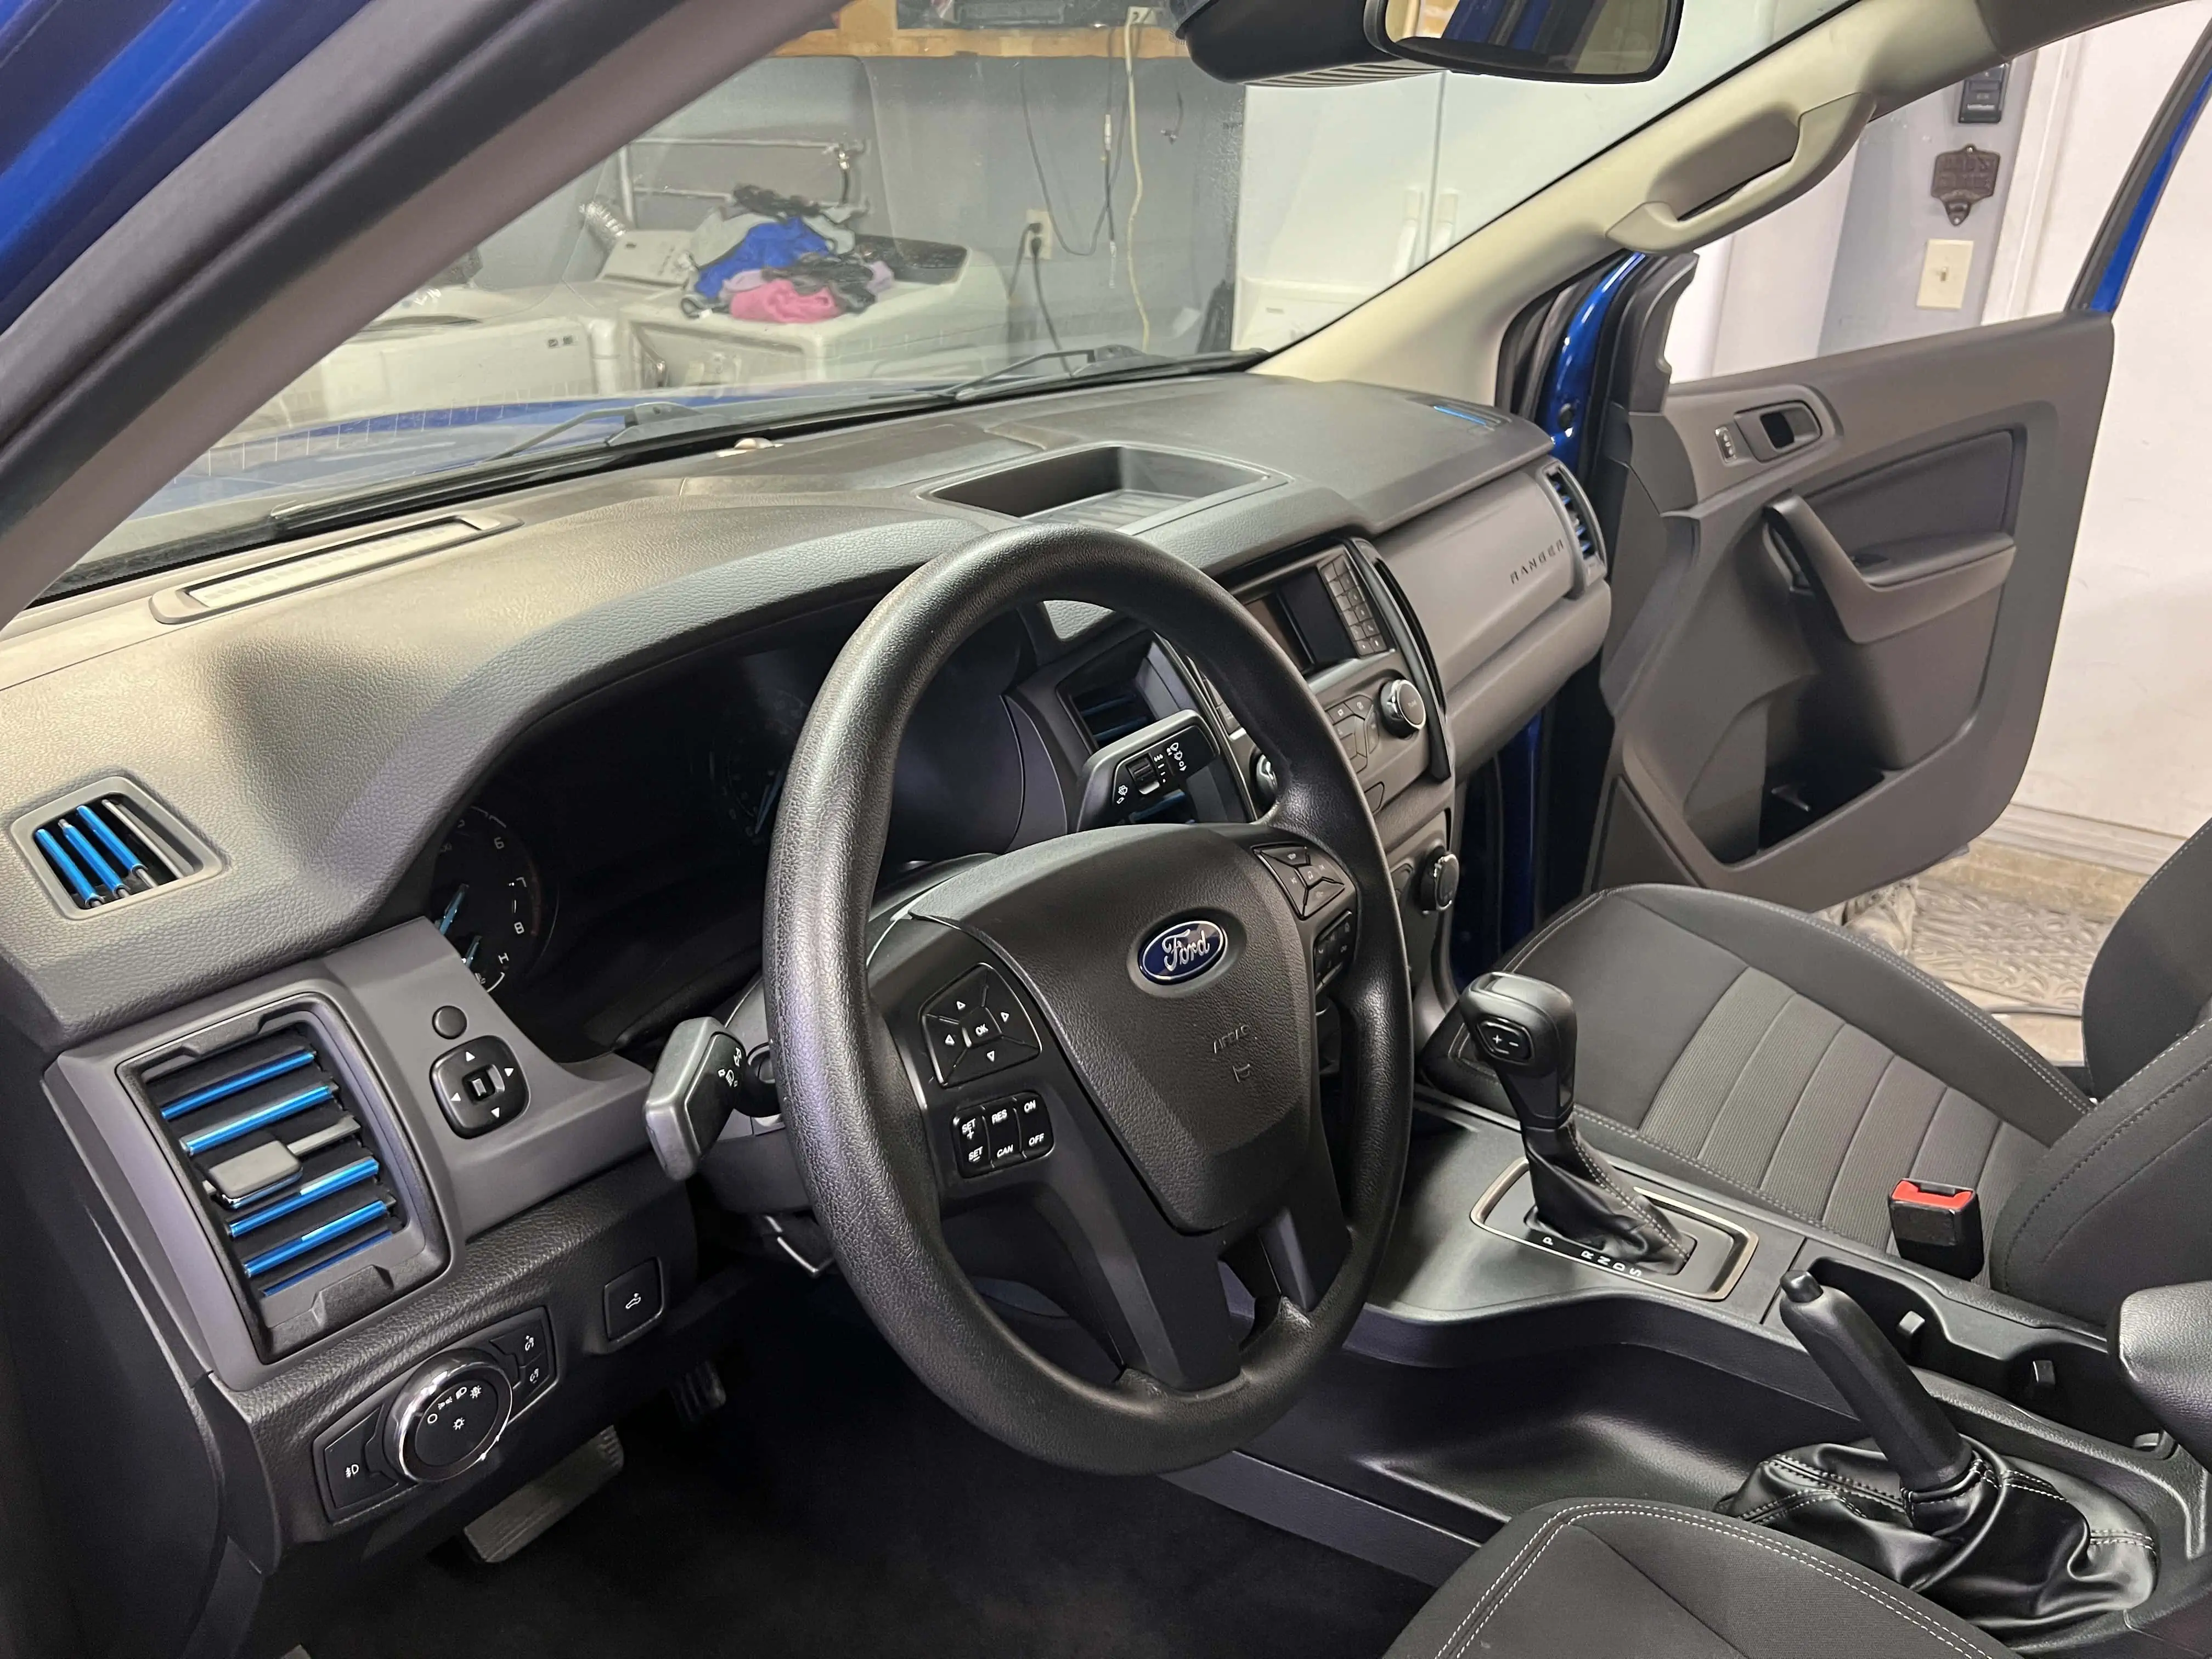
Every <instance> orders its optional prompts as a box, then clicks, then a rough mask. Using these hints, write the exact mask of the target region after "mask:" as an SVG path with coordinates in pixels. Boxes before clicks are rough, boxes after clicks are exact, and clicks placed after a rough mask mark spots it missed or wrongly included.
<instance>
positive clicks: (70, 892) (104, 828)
mask: <svg viewBox="0 0 2212 1659" xmlns="http://www.w3.org/2000/svg"><path fill="white" fill-rule="evenodd" d="M158 822H159V819H158V818H157V817H156V815H155V813H154V812H153V811H151V810H150V809H149V807H148V806H147V805H145V803H143V801H139V800H135V799H132V798H131V796H129V795H127V794H125V793H120V792H117V791H106V792H102V793H97V794H94V795H93V796H91V797H90V798H89V799H84V800H81V801H78V802H76V803H75V804H73V805H68V806H66V807H64V809H63V810H61V811H56V812H53V813H52V815H51V816H47V817H41V818H40V820H39V821H38V822H37V823H35V824H34V825H33V828H32V829H31V832H30V840H31V844H32V845H33V847H34V848H36V849H37V850H38V854H39V856H40V858H41V859H42V860H44V861H45V864H46V869H47V870H48V871H49V872H52V875H53V877H54V879H55V880H56V881H57V882H58V883H59V884H60V886H61V890H62V891H63V893H64V894H65V895H66V896H67V897H68V898H69V900H70V903H71V904H73V905H74V906H75V907H76V908H77V909H79V910H92V909H97V908H99V907H100V906H101V905H104V904H114V903H118V902H120V901H122V900H125V899H128V898H135V897H136V896H138V895H139V894H141V893H150V892H152V891H153V890H155V889H156V888H158V887H166V886H167V885H169V884H171V883H172V882H175V881H178V880H180V879H182V878H184V877H185V876H187V875H190V874H191V873H192V872H194V871H196V870H197V869H198V868H199V866H200V862H201V861H200V860H199V858H198V857H197V855H196V854H194V853H192V852H191V851H190V850H188V849H187V848H185V847H184V846H183V845H181V844H179V838H178V837H175V836H170V835H166V834H164V833H163V832H162V831H161V829H157V828H155V825H156V823H158Z"/></svg>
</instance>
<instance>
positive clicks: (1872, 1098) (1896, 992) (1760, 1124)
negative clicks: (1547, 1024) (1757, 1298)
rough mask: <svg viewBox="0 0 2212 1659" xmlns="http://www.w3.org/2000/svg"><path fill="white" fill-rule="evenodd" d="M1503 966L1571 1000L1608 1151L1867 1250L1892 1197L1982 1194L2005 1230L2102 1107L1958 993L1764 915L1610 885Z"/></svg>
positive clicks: (1893, 960) (1728, 903)
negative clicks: (2065, 1141)
mask: <svg viewBox="0 0 2212 1659" xmlns="http://www.w3.org/2000/svg"><path fill="white" fill-rule="evenodd" d="M1510 966H1511V968H1512V969H1513V970H1514V971H1516V972H1518V973H1523V974H1531V975H1534V976H1536V977H1537V978H1539V979H1545V980H1549V981H1552V982H1553V983H1554V984H1556V985H1558V986H1559V987H1561V988H1563V989H1564V990H1565V991H1566V992H1567V993H1568V994H1570V995H1571V996H1572V997H1573V998H1574V1000H1575V1011H1576V1023H1577V1026H1578V1027H1579V1029H1580V1032H1581V1046H1580V1052H1579V1056H1578V1060H1577V1087H1576V1098H1577V1103H1578V1104H1579V1105H1580V1107H1581V1108H1582V1109H1583V1116H1582V1118H1581V1121H1582V1124H1583V1132H1584V1133H1586V1134H1587V1135H1588V1136H1589V1139H1590V1140H1591V1141H1592V1142H1593V1143H1594V1144H1595V1145H1596V1146H1599V1147H1600V1149H1601V1150H1603V1151H1606V1152H1613V1153H1616V1154H1617V1155H1618V1156H1620V1157H1621V1158H1626V1159H1628V1160H1630V1161H1632V1162H1633V1163H1638V1164H1643V1165H1644V1166H1645V1167H1646V1168H1648V1169H1652V1170H1659V1171H1662V1172H1665V1173H1670V1174H1674V1175H1677V1176H1680V1177H1681V1178H1683V1179H1685V1180H1686V1181H1689V1182H1695V1183H1698V1184H1700V1185H1703V1186H1706V1187H1709V1188H1714V1189H1716V1190H1718V1191H1723V1192H1731V1193H1735V1194H1741V1195H1742V1196H1743V1197H1746V1198H1747V1199H1749V1200H1752V1201H1753V1202H1754V1203H1756V1204H1758V1205H1760V1206H1764V1207H1766V1208H1769V1209H1771V1210H1774V1211H1777V1212H1780V1213H1781V1214H1783V1215H1785V1216H1788V1217H1790V1218H1794V1219H1796V1220H1797V1221H1800V1222H1802V1223H1805V1224H1806V1225H1811V1226H1815V1227H1820V1228H1822V1229H1825V1230H1826V1231H1830V1232H1834V1233H1839V1234H1842V1235H1843V1236H1844V1237H1848V1238H1852V1239H1856V1240H1857V1241H1858V1242H1859V1243H1863V1244H1865V1245H1868V1246H1869V1247H1871V1248H1873V1249H1889V1248H1891V1246H1892V1240H1891V1237H1890V1231H1889V1210H1888V1202H1887V1200H1888V1194H1889V1192H1890V1189H1891V1188H1893V1186H1895V1184H1896V1183H1897V1182H1898V1181H1899V1180H1900V1179H1902V1178H1904V1177H1906V1176H1912V1177H1916V1178H1918V1179H1921V1180H1925V1181H1933V1182H1945V1183H1948V1184H1951V1185H1956V1186H1962V1187H1972V1188H1975V1189H1976V1190H1977V1191H1978V1192H1979V1193H1980V1194H1981V1196H1982V1213H1983V1214H1984V1216H1985V1217H1988V1218H1991V1220H1992V1221H1994V1219H1995V1218H1996V1215H1997V1213H1998V1212H1999V1211H2001V1210H2002V1208H2003V1207H2004V1203H2005V1200H2006V1199H2007V1198H2008V1196H2009V1195H2010V1194H2012V1193H2013V1192H2014V1191H2015V1189H2016V1188H2018V1187H2019V1186H2020V1185H2021V1182H2023V1181H2024V1180H2026V1179H2027V1176H2028V1174H2029V1171H2030V1170H2032V1169H2033V1168H2034V1167H2035V1165H2036V1164H2038V1162H2039V1160H2040V1159H2042V1158H2044V1156H2045V1151H2046V1149H2048V1148H2049V1147H2051V1146H2053V1145H2054V1144H2055V1143H2057V1141H2058V1140H2059V1139H2061V1138H2062V1137H2063V1136H2065V1135H2067V1134H2068V1133H2070V1132H2071V1131H2073V1130H2074V1128H2075V1126H2076V1125H2077V1124H2079V1123H2080V1122H2081V1120H2082V1119H2083V1117H2084V1116H2085V1115H2087V1113H2088V1111H2089V1109H2090V1103H2089V1101H2088V1100H2087V1097H2084V1096H2083V1095H2082V1094H2081V1091H2079V1090H2077V1089H2076V1088H2075V1087H2074V1085H2071V1084H2070V1083H2069V1082H2068V1081H2067V1080H2066V1079H2064V1078H2063V1077H2062V1076H2061V1075H2060V1074H2059V1073H2057V1071H2056V1070H2055V1069H2053V1068H2052V1066H2051V1064H2050V1063H2049V1062H2048V1061H2047V1060H2044V1059H2043V1057H2042V1056H2041V1055H2039V1054H2036V1053H2035V1051H2034V1050H2033V1049H2032V1048H2028V1047H2027V1044H2026V1043H2024V1042H2021V1040H2020V1039H2019V1038H2018V1037H2016V1036H2014V1035H2013V1034H2012V1033H2011V1032H2010V1031H2008V1030H2005V1029H2004V1028H2003V1027H2002V1026H2001V1025H1999V1024H1997V1023H1996V1021H1995V1020H1993V1019H1991V1018H1989V1016H1987V1015H1986V1014H1984V1013H1983V1012H1981V1011H1980V1010H1978V1009H1977V1008H1975V1007H1974V1006H1972V1004H1970V1003H1968V1002H1967V1001H1966V1000H1965V999H1963V998H1961V997H1960V996H1959V995H1958V994H1956V993H1955V992H1954V991H1952V990H1951V989H1950V988H1949V987H1947V986H1945V985H1943V984H1942V983H1941V982H1940V981H1936V980H1934V979H1931V978H1929V976H1928V975H1925V974H1923V973H1922V972H1921V971H1920V970H1919V969H1917V968H1915V967H1913V966H1912V965H1911V963H1907V962H1905V960H1903V959H1902V958H1901V957H1897V956H1895V955H1894V954H1893V953H1891V952H1890V951H1886V950H1883V949H1882V948H1881V947H1880V946H1879V945H1874V944H1872V943H1870V942H1869V941H1868V940H1865V939H1860V938H1858V937H1857V935H1855V934H1852V933H1847V932H1845V931H1844V929H1842V928H1839V927H1833V926H1832V925H1830V924H1829V923H1827V922H1825V921H1819V920H1818V919H1816V918H1814V917H1812V916H1808V915H1805V914H1804V913H1802V911H1796V910H1790V909H1786V908H1784V907H1782V906H1780V905H1776V904H1768V903H1765V902H1762V901H1759V900H1757V899H1747V898H1743V897H1740V896H1735V895H1733V894H1726V893H1715V892H1709V891H1705V890H1701V889H1697V888H1687V887H1664V886H1643V887H1627V888H1617V889H1613V890H1609V891H1606V892H1601V893H1598V894H1595V895H1593V896H1591V897H1589V898H1588V899H1586V900H1584V901H1583V902H1581V903H1580V904H1577V905H1576V906H1575V907H1573V908H1571V909H1569V910H1567V911H1565V912H1563V913H1562V914H1561V915H1559V916H1558V917H1557V918H1555V919H1554V920H1553V921H1552V922H1551V923H1550V924H1548V925H1547V927H1545V928H1544V929H1543V930H1542V931H1541V932H1540V933H1537V934H1536V935H1535V936H1534V938H1532V939H1530V940H1529V941H1528V944H1527V945H1524V946H1522V949H1521V950H1520V951H1518V952H1516V955H1515V957H1514V958H1513V960H1512V962H1511V963H1510Z"/></svg>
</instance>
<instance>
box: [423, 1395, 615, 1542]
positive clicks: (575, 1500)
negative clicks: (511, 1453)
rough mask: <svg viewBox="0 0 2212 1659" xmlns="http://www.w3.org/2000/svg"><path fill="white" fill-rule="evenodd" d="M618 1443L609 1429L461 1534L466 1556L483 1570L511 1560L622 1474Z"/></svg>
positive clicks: (484, 1514) (608, 1427) (592, 1438)
mask: <svg viewBox="0 0 2212 1659" xmlns="http://www.w3.org/2000/svg"><path fill="white" fill-rule="evenodd" d="M622 1468H623V1448H622V1437H621V1436H619V1435H617V1433H616V1432H615V1431H614V1425H612V1424H609V1425H607V1426H606V1427H605V1428H604V1429H601V1430H600V1431H599V1432H598V1433H597V1434H595V1435H593V1436H592V1437H591V1438H590V1439H589V1440H586V1442H585V1443H583V1444H582V1445H580V1446H579V1447H577V1448H576V1449H575V1450H574V1451H572V1452H570V1453H569V1454H568V1455H567V1456H566V1457H564V1458H562V1460H561V1461H560V1462H558V1463H556V1464H555V1465H554V1466H553V1467H552V1468H550V1469H548V1470H546V1471H545V1473H544V1474H541V1475H539V1476H538V1478H537V1479H536V1480H533V1481H532V1482H531V1483H530V1484H529V1485H528V1486H525V1487H523V1488H521V1490H520V1491H519V1492H512V1493H510V1494H509V1495H508V1496H507V1497H506V1498H501V1500H500V1501H499V1502H498V1503H496V1504H493V1505H492V1507H491V1508H489V1510H485V1511H484V1512H483V1514H482V1515H480V1516H477V1518H476V1519H475V1520H473V1521H471V1522H469V1524H468V1525H467V1526H466V1527H465V1528H462V1530H461V1536H462V1538H463V1539H465V1541H467V1543H468V1547H469V1553H471V1555H473V1556H475V1557H476V1559H477V1560H479V1561H481V1562H483V1564H484V1565H486V1566H492V1565H497V1564H498V1563H499V1562H501V1561H506V1560H510V1559H513V1557H514V1556H515V1555H517V1554H519V1553H520V1552H521V1551H522V1550H523V1549H524V1548H525V1547H527V1546H528V1545H530V1544H532V1543H533V1542H534V1541H537V1540H538V1538H540V1537H542V1536H543V1535H544V1533H545V1531H546V1530H547V1528H550V1527H551V1526H552V1525H553V1523H554V1522H556V1521H558V1520H560V1519H562V1517H563V1516H567V1515H569V1514H572V1513H573V1512H574V1510H576V1509H577V1507H578V1506H579V1505H580V1504H582V1503H583V1501H584V1500H585V1499H586V1498H589V1497H590V1496H591V1495H592V1493H593V1492H597V1491H599V1488H600V1487H602V1486H605V1485H606V1484H607V1482H608V1481H610V1480H613V1479H614V1478H615V1477H616V1476H617V1475H618V1474H621V1473H622Z"/></svg>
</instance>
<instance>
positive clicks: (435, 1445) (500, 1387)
mask: <svg viewBox="0 0 2212 1659" xmlns="http://www.w3.org/2000/svg"><path fill="white" fill-rule="evenodd" d="M513 1408H514V1394H513V1389H510V1388H509V1387H508V1386H507V1373H506V1372H505V1371H503V1370H501V1369H500V1367H499V1364H498V1362H497V1361H495V1360H494V1359H493V1358H491V1357H490V1356H489V1354H481V1353H477V1352H474V1351H472V1350H470V1349H465V1348H464V1349H461V1350H459V1352H453V1353H449V1354H445V1355H442V1356H441V1357H440V1358H436V1359H434V1360H432V1361H431V1362H430V1363H429V1364H427V1365H425V1366H424V1367H422V1370H419V1371H417V1372H416V1373H415V1375H414V1376H411V1377H410V1378H408V1380H407V1384H406V1386H405V1387H404V1388H403V1389H400V1390H399V1393H398V1395H397V1396H396V1397H395V1398H394V1399H393V1400H392V1409H391V1411H390V1412H389V1413H387V1414H386V1418H385V1431H384V1432H385V1443H384V1444H385V1450H386V1452H388V1453H389V1454H390V1455H391V1458H392V1466H393V1467H394V1468H397V1469H398V1471H399V1472H400V1473H401V1474H404V1475H405V1476H406V1477H407V1478H408V1479H409V1480H419V1481H424V1482H428V1481H434V1480H452V1479H453V1476H455V1475H457V1474H461V1473H462V1472H463V1471H465V1470H466V1469H470V1468H474V1467H475V1466H476V1465H477V1463H478V1462H482V1461H483V1456H484V1454H486V1453H487V1452H489V1450H490V1449H492V1447H493V1446H494V1445H495V1444H496V1443H497V1442H498V1440H499V1437H500V1431H501V1430H502V1429H504V1428H506V1427H507V1417H508V1415H509V1414H510V1413H512V1412H513Z"/></svg>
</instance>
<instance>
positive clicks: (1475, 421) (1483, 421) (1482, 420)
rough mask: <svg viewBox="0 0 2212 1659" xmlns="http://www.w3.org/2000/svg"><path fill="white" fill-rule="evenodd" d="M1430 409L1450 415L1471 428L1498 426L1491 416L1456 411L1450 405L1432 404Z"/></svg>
mask: <svg viewBox="0 0 2212 1659" xmlns="http://www.w3.org/2000/svg"><path fill="white" fill-rule="evenodd" d="M1429 407H1430V408H1431V409H1433V410H1436V411H1437V414H1439V415H1449V416H1451V417H1452V419H1454V420H1455V421H1465V422H1468V425H1470V426H1496V425H1497V424H1498V422H1495V421H1493V420H1492V419H1491V418H1490V416H1487V415H1478V414H1476V413H1475V412H1474V410H1471V409H1454V408H1453V407H1452V406H1451V405H1450V404H1430V405H1429Z"/></svg>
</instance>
